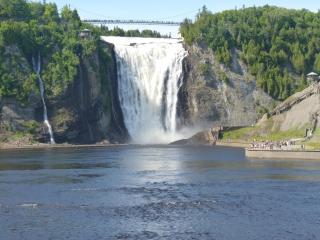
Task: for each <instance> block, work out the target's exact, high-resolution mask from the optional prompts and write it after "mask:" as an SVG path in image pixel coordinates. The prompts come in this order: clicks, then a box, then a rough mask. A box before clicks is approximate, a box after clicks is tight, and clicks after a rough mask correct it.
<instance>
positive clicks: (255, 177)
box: [0, 146, 320, 240]
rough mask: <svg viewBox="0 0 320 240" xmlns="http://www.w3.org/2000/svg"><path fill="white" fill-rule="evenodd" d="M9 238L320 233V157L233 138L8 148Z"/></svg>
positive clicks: (3, 193) (4, 234) (4, 211)
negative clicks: (272, 156) (271, 152)
mask: <svg viewBox="0 0 320 240" xmlns="http://www.w3.org/2000/svg"><path fill="white" fill-rule="evenodd" d="M0 239H10V240H15V239H17V240H18V239H19V240H22V239H28V240H29V239H33V240H38V239H39V240H40V239H41V240H42V239H77V240H78V239H80V240H82V239H83V240H87V239H90V240H91V239H239V240H241V239H243V240H248V239H268V240H269V239H281V240H282V239H288V240H289V239H290V240H293V239H297V240H298V239H299V240H301V239H320V161H319V162H316V161H314V162H312V161H305V162H301V161H294V160H274V161H271V160H267V161H263V160H254V159H246V158H245V157H244V151H243V150H242V149H238V148H226V147H213V148H212V147H201V148H193V147H188V148H187V147H159V146H153V147H151V146H150V147H134V146H125V147H124V146H122V147H112V148H81V149H59V150H52V149H51V150H50V149H49V150H32V151H31V150H30V151H2V152H0Z"/></svg>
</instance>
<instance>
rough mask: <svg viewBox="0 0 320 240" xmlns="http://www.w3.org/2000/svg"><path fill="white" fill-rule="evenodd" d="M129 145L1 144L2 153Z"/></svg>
mask: <svg viewBox="0 0 320 240" xmlns="http://www.w3.org/2000/svg"><path fill="white" fill-rule="evenodd" d="M127 145H128V144H110V143H107V144H105V143H100V144H99V143H97V144H79V145H78V144H45V143H36V144H21V145H13V144H0V151H6V150H37V149H61V148H104V147H116V146H127Z"/></svg>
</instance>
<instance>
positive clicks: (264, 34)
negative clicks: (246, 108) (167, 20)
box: [180, 6, 320, 100]
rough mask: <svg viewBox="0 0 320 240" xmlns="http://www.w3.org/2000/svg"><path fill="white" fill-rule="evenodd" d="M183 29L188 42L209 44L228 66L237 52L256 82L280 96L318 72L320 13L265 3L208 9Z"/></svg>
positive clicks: (294, 88) (281, 97) (300, 87)
mask: <svg viewBox="0 0 320 240" xmlns="http://www.w3.org/2000/svg"><path fill="white" fill-rule="evenodd" d="M180 31H181V34H182V36H183V37H184V39H185V42H186V44H187V45H189V46H191V45H194V44H196V45H203V44H205V45H206V46H208V47H209V48H210V49H212V50H213V52H214V53H215V55H216V58H217V60H218V61H219V62H220V63H223V64H225V65H226V66H228V67H231V66H232V61H233V60H232V59H233V57H232V54H233V52H234V51H239V58H240V59H241V60H242V61H243V62H244V63H245V64H246V65H247V67H248V71H249V73H250V74H252V75H253V76H254V77H255V79H256V82H257V85H258V86H259V87H260V88H262V89H263V90H264V91H265V92H266V93H268V94H269V95H270V96H272V97H273V98H275V99H278V100H284V99H286V98H287V97H288V96H290V95H292V94H293V93H295V92H296V91H299V90H301V89H304V88H305V87H306V81H305V78H304V76H305V74H306V73H308V72H309V71H311V70H313V71H316V72H319V71H320V45H319V42H320V13H319V12H318V13H313V12H310V11H307V10H290V9H284V8H278V7H272V6H264V7H251V8H244V9H239V10H230V11H224V12H221V13H216V14H212V13H211V12H210V11H208V10H207V9H206V8H205V7H204V8H203V9H202V11H201V12H199V14H198V15H197V17H196V20H195V22H194V23H193V22H192V21H190V20H188V19H186V20H185V21H184V23H183V24H182V26H181V28H180Z"/></svg>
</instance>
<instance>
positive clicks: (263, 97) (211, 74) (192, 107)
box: [178, 45, 273, 127]
mask: <svg viewBox="0 0 320 240" xmlns="http://www.w3.org/2000/svg"><path fill="white" fill-rule="evenodd" d="M186 48H187V50H188V52H189V56H188V57H187V58H186V60H185V66H184V68H185V69H184V71H185V81H184V85H183V87H182V89H181V92H180V108H181V109H180V110H179V111H178V112H179V115H180V119H184V122H185V123H186V124H190V125H200V126H203V127H211V126H212V124H214V125H224V126H247V125H252V124H254V123H255V122H256V121H257V120H258V118H259V117H260V115H261V113H262V112H263V111H265V110H267V109H269V110H270V108H271V107H272V103H273V99H272V98H271V97H269V96H268V95H267V94H266V93H264V92H263V91H262V90H261V89H258V88H257V86H256V81H255V79H254V77H253V76H251V75H250V74H249V73H248V72H247V69H246V66H245V64H243V63H242V62H241V61H239V56H238V54H239V53H238V52H237V51H234V53H233V61H232V62H233V63H232V66H230V67H226V66H224V65H222V64H219V63H218V61H217V60H216V59H215V56H214V53H213V52H212V51H211V50H209V49H208V48H206V47H205V46H202V47H200V46H196V45H193V46H191V47H186Z"/></svg>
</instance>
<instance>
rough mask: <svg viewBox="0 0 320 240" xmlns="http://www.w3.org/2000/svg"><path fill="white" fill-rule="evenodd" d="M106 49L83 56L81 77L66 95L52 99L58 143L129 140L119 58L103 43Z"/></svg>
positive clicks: (53, 122)
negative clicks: (121, 97) (120, 93)
mask: <svg viewBox="0 0 320 240" xmlns="http://www.w3.org/2000/svg"><path fill="white" fill-rule="evenodd" d="M103 51H104V52H103V53H99V52H96V53H95V54H94V55H92V56H90V58H86V59H81V61H80V65H79V67H78V76H77V77H76V79H75V81H74V82H73V83H72V85H71V86H70V87H69V88H68V89H67V91H66V94H65V95H64V96H62V97H61V98H59V99H57V100H56V101H55V100H54V101H52V102H50V103H51V106H52V117H51V118H52V124H53V129H54V130H55V135H56V138H57V142H71V143H95V142H100V141H103V140H106V141H109V142H123V141H125V139H126V137H127V132H126V129H125V127H124V124H123V119H122V114H121V109H120V105H119V102H118V96H117V85H116V84H117V74H116V64H115V58H114V55H113V50H112V48H110V46H108V45H103ZM102 54H104V55H102Z"/></svg>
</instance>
